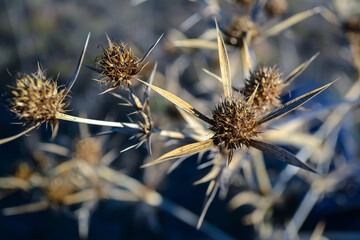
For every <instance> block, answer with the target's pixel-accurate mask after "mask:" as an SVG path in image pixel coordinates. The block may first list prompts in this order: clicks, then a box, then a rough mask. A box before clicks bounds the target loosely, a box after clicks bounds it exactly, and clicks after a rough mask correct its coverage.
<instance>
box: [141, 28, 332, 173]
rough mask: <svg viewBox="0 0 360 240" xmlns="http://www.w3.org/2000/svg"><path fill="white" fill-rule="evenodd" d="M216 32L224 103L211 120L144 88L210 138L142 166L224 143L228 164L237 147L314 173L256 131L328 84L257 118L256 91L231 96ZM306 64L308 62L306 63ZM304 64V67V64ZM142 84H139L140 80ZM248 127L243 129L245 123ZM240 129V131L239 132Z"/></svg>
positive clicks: (170, 96) (172, 98)
mask: <svg viewBox="0 0 360 240" xmlns="http://www.w3.org/2000/svg"><path fill="white" fill-rule="evenodd" d="M217 31H218V45H219V59H220V70H221V76H222V83H223V88H224V95H225V100H224V102H223V103H222V104H220V105H219V106H217V107H216V108H215V109H214V110H213V118H212V119H210V118H208V117H206V116H205V115H204V114H202V113H201V112H199V111H198V110H196V109H195V108H194V107H192V106H191V105H190V104H188V103H187V102H185V101H184V100H182V99H180V98H179V97H177V96H175V95H173V94H171V93H169V92H167V91H165V90H163V89H161V88H159V87H156V86H154V85H152V84H149V83H145V82H143V83H144V84H146V85H147V86H150V87H151V88H152V89H153V90H154V91H156V92H157V93H159V94H160V95H162V96H163V97H165V98H167V99H168V100H169V101H171V102H173V103H174V104H176V105H177V106H178V107H180V108H182V109H183V110H184V111H186V112H188V113H189V114H191V115H193V116H195V117H197V118H199V119H201V120H203V121H205V122H207V123H209V124H210V125H211V127H210V128H209V129H210V130H211V131H213V133H214V134H213V135H212V136H211V138H209V139H208V140H204V141H200V142H196V143H192V144H188V145H185V146H182V147H179V148H177V149H175V150H173V151H170V152H169V153H166V154H164V155H163V156H161V157H159V158H158V159H156V160H154V161H153V162H151V163H148V164H145V165H144V167H145V166H151V165H154V164H158V163H160V162H164V161H168V160H171V159H175V158H180V157H186V156H189V155H192V154H195V153H198V152H201V151H204V150H208V149H210V148H212V147H213V146H215V145H219V144H224V145H225V146H226V147H227V148H228V149H229V150H230V154H229V156H228V162H230V161H231V158H232V155H233V154H232V153H233V149H237V148H241V147H242V146H243V145H245V146H250V147H254V148H256V149H258V150H260V151H262V152H264V153H266V154H270V155H272V156H273V157H275V158H278V159H279V160H281V161H284V162H286V163H288V164H291V165H294V166H297V167H300V168H303V169H306V170H308V171H312V172H315V171H314V170H313V169H312V168H310V167H309V166H308V165H306V164H304V163H303V162H301V161H300V160H299V159H297V158H296V157H295V156H294V155H293V154H291V153H289V152H287V151H286V150H284V149H282V148H280V147H277V146H275V145H271V144H268V143H264V142H261V141H258V140H256V137H257V135H258V132H259V131H260V130H261V129H260V128H261V126H262V125H263V124H265V123H266V122H268V121H270V120H273V119H275V118H278V117H280V116H283V115H284V114H286V113H288V112H290V111H292V110H294V109H296V108H297V107H299V106H301V105H303V104H304V103H305V102H307V101H308V100H310V99H311V98H313V97H315V96H316V95H317V94H319V93H320V92H322V91H323V90H325V89H326V88H328V87H329V86H330V85H331V84H332V83H330V84H327V85H325V86H323V87H321V88H318V89H316V90H314V91H312V92H309V93H307V94H304V95H302V96H300V97H298V98H296V99H294V100H292V101H290V102H288V103H286V104H284V105H282V106H281V107H279V108H277V109H275V110H274V111H272V112H271V113H269V114H267V115H262V116H257V114H256V110H255V108H254V107H252V104H253V101H254V98H255V94H256V92H257V91H256V90H255V91H254V93H253V94H252V96H251V97H250V98H249V99H248V100H247V101H246V102H245V101H241V100H240V101H236V100H235V98H234V97H233V93H232V88H231V78H230V65H229V59H228V55H227V52H226V49H225V43H224V41H223V39H222V37H221V34H220V31H219V29H218V28H217ZM309 61H310V60H309ZM305 65H306V64H305ZM299 69H303V68H300V67H298V68H297V69H295V71H294V72H292V73H291V74H290V75H289V77H288V78H289V79H292V78H293V77H294V76H296V75H297V74H298V73H299V72H301V70H299ZM141 82H142V81H141ZM237 117H240V118H241V117H247V118H248V119H236V118H237ZM249 123H250V126H247V127H244V126H246V124H249ZM243 128H244V129H243Z"/></svg>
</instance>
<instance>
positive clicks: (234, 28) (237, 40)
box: [225, 15, 259, 47]
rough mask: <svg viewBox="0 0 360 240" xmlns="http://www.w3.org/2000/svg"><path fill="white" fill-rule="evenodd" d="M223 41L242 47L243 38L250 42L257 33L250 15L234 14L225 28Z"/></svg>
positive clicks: (256, 27)
mask: <svg viewBox="0 0 360 240" xmlns="http://www.w3.org/2000/svg"><path fill="white" fill-rule="evenodd" d="M225 34H226V38H225V42H226V43H228V44H231V45H233V46H238V47H242V45H243V38H244V37H246V39H247V42H251V40H252V39H253V38H255V37H256V36H258V35H259V31H258V26H257V25H256V24H255V23H254V22H253V21H251V19H250V16H248V15H246V16H234V17H233V19H232V22H231V25H230V26H229V27H228V28H227V29H226V32H225Z"/></svg>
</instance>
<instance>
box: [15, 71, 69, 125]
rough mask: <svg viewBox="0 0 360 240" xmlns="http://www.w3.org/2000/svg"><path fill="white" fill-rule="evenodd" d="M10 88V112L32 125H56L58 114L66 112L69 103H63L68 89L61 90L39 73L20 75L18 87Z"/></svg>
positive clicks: (17, 81) (17, 82)
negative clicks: (46, 123)
mask: <svg viewBox="0 0 360 240" xmlns="http://www.w3.org/2000/svg"><path fill="white" fill-rule="evenodd" d="M10 88H11V89H12V91H11V95H12V98H11V99H10V104H11V107H10V111H12V112H14V113H15V114H16V115H17V116H18V117H19V118H20V119H24V120H26V121H27V122H28V123H29V124H31V125H40V124H42V123H44V122H50V124H52V125H54V124H56V123H57V119H56V113H58V112H59V113H63V112H65V110H64V109H65V108H66V107H67V106H68V103H63V100H64V98H65V96H66V91H65V90H66V89H62V90H59V89H58V86H57V84H56V82H52V81H51V80H49V79H46V78H45V76H44V75H42V74H39V73H37V74H24V75H20V77H19V78H18V79H17V80H16V86H12V87H10Z"/></svg>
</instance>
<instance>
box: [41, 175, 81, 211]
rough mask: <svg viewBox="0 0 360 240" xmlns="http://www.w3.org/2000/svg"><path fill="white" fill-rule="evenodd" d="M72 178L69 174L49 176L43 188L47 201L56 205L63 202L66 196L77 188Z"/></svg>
mask: <svg viewBox="0 0 360 240" xmlns="http://www.w3.org/2000/svg"><path fill="white" fill-rule="evenodd" d="M67 173H68V172H67ZM74 180H75V179H74V176H71V175H69V174H61V175H59V176H55V177H53V178H51V179H50V180H49V184H48V186H47V188H46V189H45V190H46V196H47V197H48V199H49V202H50V203H53V204H56V205H63V204H65V203H66V202H65V199H66V197H67V196H69V195H71V194H73V193H75V191H76V190H77V187H76V186H75V184H74V182H73V181H74Z"/></svg>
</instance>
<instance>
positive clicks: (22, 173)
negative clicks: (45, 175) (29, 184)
mask: <svg viewBox="0 0 360 240" xmlns="http://www.w3.org/2000/svg"><path fill="white" fill-rule="evenodd" d="M32 174H33V171H32V170H31V168H30V166H29V165H28V164H27V163H20V164H19V165H18V166H17V168H16V170H15V173H14V177H16V178H19V179H22V180H28V179H29V178H30V177H31V175H32Z"/></svg>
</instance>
